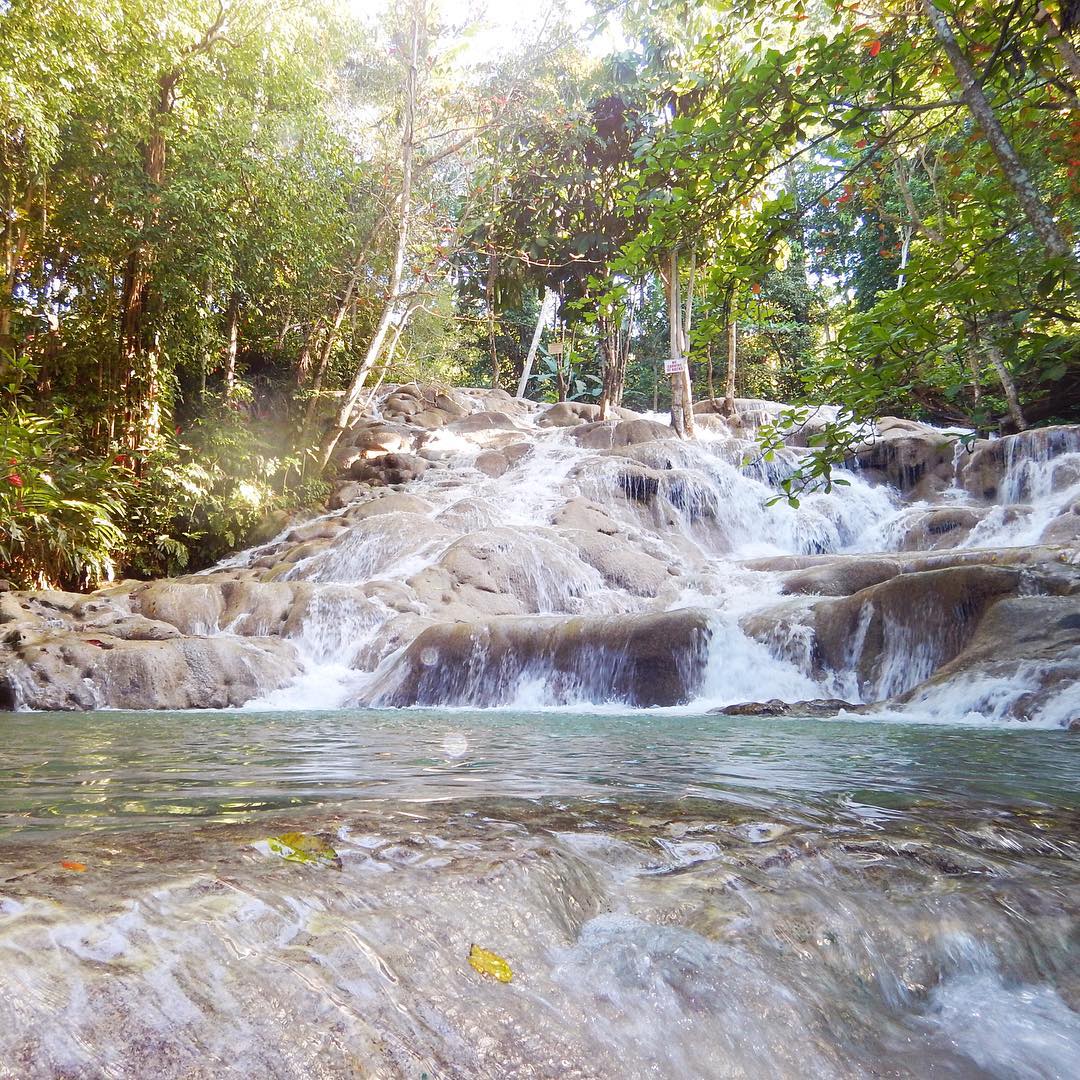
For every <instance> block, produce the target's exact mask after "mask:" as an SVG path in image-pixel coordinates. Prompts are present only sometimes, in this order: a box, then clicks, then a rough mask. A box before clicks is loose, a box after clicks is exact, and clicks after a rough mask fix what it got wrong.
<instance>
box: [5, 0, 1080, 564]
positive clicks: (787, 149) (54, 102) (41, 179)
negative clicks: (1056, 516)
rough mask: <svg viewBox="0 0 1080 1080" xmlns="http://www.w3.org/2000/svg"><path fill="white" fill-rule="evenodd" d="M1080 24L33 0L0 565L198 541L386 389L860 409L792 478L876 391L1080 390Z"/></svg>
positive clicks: (899, 13)
mask: <svg viewBox="0 0 1080 1080" xmlns="http://www.w3.org/2000/svg"><path fill="white" fill-rule="evenodd" d="M1075 15H1076V13H1075V6H1074V5H1067V4H1066V5H1055V4H1052V3H1048V4H1043V3H1038V2H1028V0H1012V2H1009V3H1003V4H972V3H963V2H956V0H950V2H946V0H934V2H931V0H904V2H885V3H873V4H864V3H856V4H846V3H837V2H833V0H781V2H780V3H768V4H764V3H760V2H758V0H745V2H731V0H710V2H709V3H706V4H689V3H685V2H684V0H631V2H628V3H622V4H618V5H600V4H598V5H596V9H595V11H593V12H592V14H591V15H590V16H589V18H588V19H586V20H585V21H582V19H581V18H578V19H577V21H575V19H574V18H572V17H571V16H570V15H568V14H567V13H565V12H562V11H556V12H555V13H553V14H551V15H549V16H548V18H547V19H546V21H543V22H541V24H539V25H538V26H537V27H535V28H533V27H523V28H522V32H521V34H520V35H519V40H518V41H517V42H516V43H514V44H506V45H505V46H504V47H502V49H501V51H499V52H497V53H494V54H490V55H484V56H482V57H479V58H478V57H477V56H476V55H475V54H474V53H473V52H471V51H470V40H471V38H470V34H471V31H472V27H471V26H470V25H468V24H462V23H461V22H460V21H458V22H455V18H456V15H455V11H454V10H451V9H449V8H447V9H446V10H443V9H441V8H440V7H439V6H438V5H437V4H436V3H435V2H434V0H409V2H408V3H406V4H403V5H384V6H380V5H374V4H373V5H371V8H370V10H367V9H364V8H362V7H359V6H358V7H355V8H344V9H343V8H341V6H340V5H335V4H332V3H329V2H328V0H231V2H225V0H221V2H219V0H176V2H173V3H169V4H167V5H166V4H160V3H154V2H153V0H69V2H67V3H65V4H58V3H52V2H49V3H31V2H30V0H3V2H0V433H2V436H3V439H2V442H3V445H2V447H0V452H2V455H3V457H4V467H5V469H6V470H7V471H6V472H5V473H4V474H3V475H0V563H2V564H3V566H4V568H5V569H4V573H5V574H6V576H7V577H9V578H11V579H12V580H16V581H18V582H19V583H20V584H29V583H36V584H41V585H45V584H67V585H80V584H83V585H85V584H93V583H95V582H98V581H101V580H104V579H108V578H110V577H113V576H117V575H121V574H128V575H149V574H156V573H169V572H176V571H179V570H183V569H186V568H195V567H198V566H200V565H205V564H207V563H208V562H210V561H212V560H213V559H216V558H218V557H220V556H221V555H222V554H224V553H225V552H226V551H228V550H230V549H231V548H233V547H235V546H237V545H238V544H240V543H242V542H243V541H244V540H245V539H247V538H248V537H249V536H250V535H251V531H252V529H254V528H256V527H257V526H258V525H259V523H260V522H262V521H264V520H265V519H266V518H267V515H268V513H271V512H273V511H275V510H281V509H288V508H291V507H296V506H303V505H316V504H318V502H319V501H320V500H321V499H323V498H324V497H325V496H326V494H327V490H328V488H327V484H326V479H325V474H326V471H327V470H328V469H332V468H333V462H334V452H335V447H336V442H337V438H338V436H339V435H340V433H341V431H342V430H343V429H344V426H345V425H346V424H347V423H348V420H349V417H350V415H351V414H352V411H353V410H355V409H357V408H362V407H363V405H364V402H365V400H366V396H367V395H368V394H369V393H370V392H371V390H372V387H373V386H374V385H375V384H377V383H378V382H380V381H381V380H388V381H390V382H395V381H406V380H409V379H413V378H419V379H425V380H429V381H442V382H446V383H466V382H472V383H480V384H484V385H502V386H503V387H504V388H507V389H510V390H511V391H512V392H513V391H514V390H516V388H517V385H518V382H519V380H522V379H523V378H524V380H525V385H526V393H527V394H529V395H530V396H533V397H537V398H546V399H550V400H556V399H561V398H564V397H568V396H574V397H582V398H584V399H586V400H595V401H597V402H598V403H599V404H600V405H601V407H602V409H603V410H604V411H605V412H607V411H608V410H610V409H612V408H614V407H616V406H618V405H620V404H623V403H624V402H625V403H626V404H628V405H632V406H634V407H636V408H641V409H656V410H663V409H666V408H668V407H671V408H672V412H673V422H674V423H676V426H677V427H678V430H679V431H680V433H681V434H684V435H686V436H687V437H691V436H692V434H693V416H694V409H693V405H692V402H693V401H694V400H698V401H699V402H700V401H701V400H702V399H704V400H705V401H706V402H707V403H709V404H708V406H707V407H709V408H715V409H716V410H717V411H721V412H723V411H727V412H730V411H731V410H732V409H734V408H735V407H736V405H735V402H736V399H737V398H739V397H747V396H751V397H754V396H761V397H769V398H773V399H777V400H782V401H785V402H788V403H789V404H790V405H791V406H792V409H793V412H792V418H793V419H796V420H797V418H798V410H799V409H800V408H804V407H806V406H812V405H815V404H819V403H822V402H832V403H834V404H837V405H839V406H840V407H841V414H840V419H839V421H838V422H837V423H836V424H835V425H830V426H828V427H827V428H826V429H825V430H824V431H822V432H821V433H820V434H818V435H817V436H815V439H816V444H817V453H816V455H815V456H814V457H813V458H812V459H811V460H810V461H809V462H808V464H807V466H806V468H805V469H804V471H803V473H802V474H800V475H799V476H797V477H793V478H791V480H790V481H789V490H790V491H791V493H792V494H793V495H794V494H796V493H797V491H798V489H799V488H800V487H802V486H806V485H812V484H816V483H827V482H828V481H829V470H830V468H831V466H832V464H833V463H834V462H835V461H837V460H840V459H841V458H842V457H843V455H844V453H845V451H846V448H847V446H848V444H849V441H850V439H851V438H852V437H853V436H852V435H851V432H852V431H853V430H855V425H854V424H853V421H854V422H858V421H862V420H865V419H868V418H871V417H873V416H876V415H881V414H883V413H893V414H898V415H902V416H910V417H917V418H921V419H928V420H931V421H935V422H941V423H951V424H961V425H964V426H966V427H971V428H973V429H977V430H980V431H1010V430H1016V429H1018V428H1023V427H1025V426H1027V425H1031V424H1038V423H1048V422H1055V421H1066V420H1076V419H1078V418H1080V335H1078V333H1077V320H1078V318H1080V305H1078V297H1077V281H1078V275H1077V271H1078V248H1077V239H1076V238H1077V228H1078V225H1080V198H1078V194H1080V121H1078V119H1077V117H1078V115H1080V111H1078V109H1077V104H1078V102H1077V94H1078V93H1080V56H1078V53H1077V38H1076V34H1077V28H1076V27H1075V25H1074V21H1075ZM604 42H613V43H614V44H612V45H611V46H610V47H609V48H605V46H604V44H603V43H604ZM546 296H550V297H551V298H552V301H551V302H548V303H547V304H545V303H544V299H545V297H546ZM538 319H542V321H543V325H542V326H541V327H540V337H539V358H538V361H537V362H536V363H535V365H534V367H533V369H532V370H531V371H529V372H527V371H525V364H526V357H527V354H528V353H529V346H530V343H531V341H532V339H533V337H534V330H536V328H537V320H538ZM556 343H558V344H557V345H556ZM549 346H555V347H553V348H549ZM670 356H675V357H685V358H686V366H685V368H684V369H683V372H682V373H681V374H676V375H674V376H672V377H670V378H669V377H668V376H667V375H665V374H664V361H665V359H667V358H669V357H670ZM721 380H722V382H721ZM700 407H701V406H700V405H699V408H700Z"/></svg>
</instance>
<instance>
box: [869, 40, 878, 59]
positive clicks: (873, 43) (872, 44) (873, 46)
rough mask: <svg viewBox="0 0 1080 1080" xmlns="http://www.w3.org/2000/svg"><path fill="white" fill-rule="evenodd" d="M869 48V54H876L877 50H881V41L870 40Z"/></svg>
mask: <svg viewBox="0 0 1080 1080" xmlns="http://www.w3.org/2000/svg"><path fill="white" fill-rule="evenodd" d="M869 49H870V55H871V56H877V54H878V53H879V52H881V42H880V41H871V42H870V45H869Z"/></svg>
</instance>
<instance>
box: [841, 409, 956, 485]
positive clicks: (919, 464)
mask: <svg viewBox="0 0 1080 1080" xmlns="http://www.w3.org/2000/svg"><path fill="white" fill-rule="evenodd" d="M955 445H956V439H955V438H954V437H951V436H948V435H945V434H942V433H940V432H934V431H932V430H931V429H925V430H918V429H916V430H913V429H912V428H911V427H909V426H907V425H904V426H899V425H898V426H892V427H887V428H886V429H885V430H884V431H882V432H881V433H880V435H879V436H878V437H877V438H875V439H873V440H872V441H870V442H867V443H864V444H863V445H862V446H859V447H857V448H856V449H855V450H854V451H853V452H852V454H851V456H850V457H849V458H848V459H847V461H846V462H845V464H846V466H847V467H848V468H851V469H855V470H858V471H860V472H862V473H863V474H864V475H865V476H866V477H867V478H868V479H870V480H874V481H877V482H878V483H887V484H891V485H892V486H893V487H895V488H897V489H898V490H899V491H901V492H903V493H904V494H908V495H912V496H913V497H917V498H925V497H929V496H933V495H936V494H938V493H940V492H942V491H944V490H945V489H946V488H948V487H950V486H951V485H952V483H953V480H954V471H955V468H954V462H953V448H954V446H955Z"/></svg>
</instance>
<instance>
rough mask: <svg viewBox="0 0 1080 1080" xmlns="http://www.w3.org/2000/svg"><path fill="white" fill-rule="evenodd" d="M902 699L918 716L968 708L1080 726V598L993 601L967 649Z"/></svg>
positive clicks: (957, 713)
mask: <svg viewBox="0 0 1080 1080" xmlns="http://www.w3.org/2000/svg"><path fill="white" fill-rule="evenodd" d="M900 701H901V702H902V703H903V704H904V706H905V711H908V712H910V713H912V714H914V715H918V714H920V713H925V712H929V713H931V714H933V715H935V716H939V717H940V718H942V719H946V720H952V721H956V720H959V719H962V714H963V713H964V712H975V713H979V714H981V715H983V716H986V717H990V718H992V719H995V720H1027V721H1034V722H1037V723H1041V724H1044V725H1047V726H1057V727H1064V728H1074V729H1075V727H1076V726H1077V724H1080V596H1016V597H1007V598H1005V599H1002V600H999V601H998V602H997V603H995V604H993V605H992V606H991V607H990V608H989V610H988V611H987V612H986V614H985V615H984V616H983V618H982V619H981V621H980V622H979V625H978V629H977V630H976V632H975V633H974V634H973V635H972V636H971V638H970V641H969V642H968V643H967V645H966V647H965V648H964V649H963V650H962V651H960V652H959V653H958V654H957V655H956V656H955V657H953V658H952V659H951V660H950V661H949V662H948V663H945V664H943V665H942V666H941V667H939V668H938V669H937V670H936V671H935V672H934V674H933V675H932V676H931V677H930V678H929V679H928V680H926V681H925V682H923V683H921V684H920V685H919V686H916V687H914V688H913V689H911V690H909V691H908V692H907V693H906V694H904V695H903V696H902V697H901V698H900Z"/></svg>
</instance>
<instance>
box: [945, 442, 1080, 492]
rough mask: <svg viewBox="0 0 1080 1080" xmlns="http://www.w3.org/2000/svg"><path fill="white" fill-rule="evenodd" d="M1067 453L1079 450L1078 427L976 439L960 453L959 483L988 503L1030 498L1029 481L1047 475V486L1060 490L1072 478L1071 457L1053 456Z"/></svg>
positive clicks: (1073, 467)
mask: <svg viewBox="0 0 1080 1080" xmlns="http://www.w3.org/2000/svg"><path fill="white" fill-rule="evenodd" d="M1066 454H1068V455H1073V454H1080V426H1077V425H1069V426H1059V427H1045V428H1031V429H1030V430H1028V431H1022V432H1020V433H1019V434H1017V435H1008V436H1006V437H1005V438H1002V439H980V440H978V441H977V442H975V443H973V444H972V447H971V450H970V452H968V451H965V452H963V453H962V454H961V455H960V457H959V462H958V464H959V469H958V472H959V477H960V483H961V485H962V487H963V488H964V489H965V490H966V491H967V492H968V493H969V494H971V495H973V496H974V497H975V498H977V499H982V500H985V501H987V502H998V503H1023V502H1028V501H1030V499H1031V498H1032V494H1033V491H1032V486H1033V483H1038V482H1039V481H1045V480H1048V482H1046V483H1045V486H1046V488H1047V489H1048V490H1052V491H1061V490H1063V489H1065V488H1067V487H1070V486H1071V485H1072V484H1073V483H1075V482H1076V472H1075V469H1076V462H1075V460H1066V461H1057V462H1056V461H1055V459H1059V458H1061V457H1063V456H1064V455H1066ZM1044 466H1048V468H1046V469H1044V468H1043V467H1044ZM1047 472H1048V473H1049V477H1048V478H1047V477H1046V476H1045V474H1046V473H1047Z"/></svg>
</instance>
